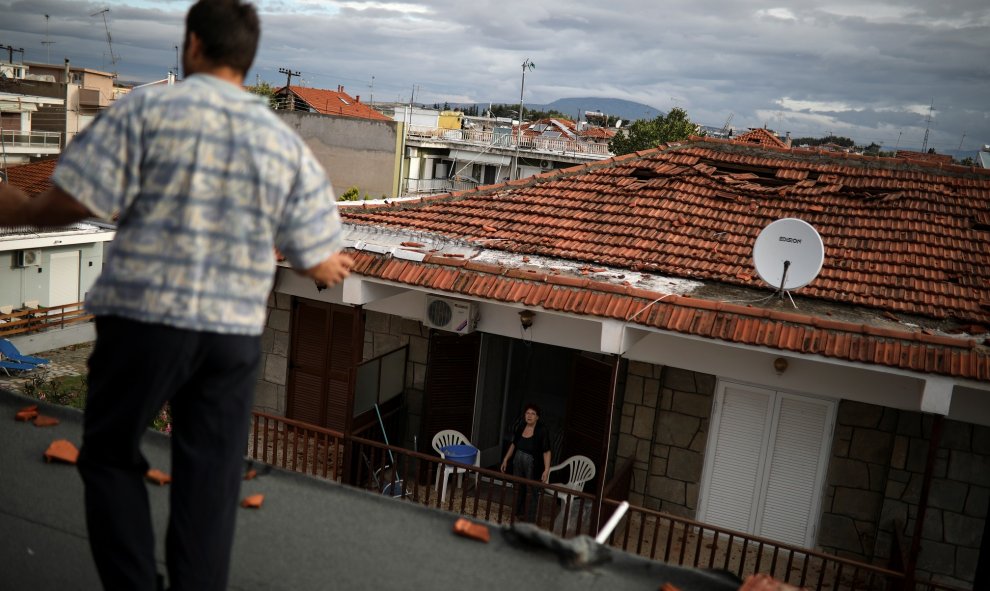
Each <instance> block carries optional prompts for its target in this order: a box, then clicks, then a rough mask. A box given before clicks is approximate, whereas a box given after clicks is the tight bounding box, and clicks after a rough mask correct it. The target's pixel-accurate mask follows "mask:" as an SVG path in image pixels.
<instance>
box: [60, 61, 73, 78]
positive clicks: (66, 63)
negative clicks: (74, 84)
mask: <svg viewBox="0 0 990 591" xmlns="http://www.w3.org/2000/svg"><path fill="white" fill-rule="evenodd" d="M71 80H72V78H71V77H70V76H69V58H65V78H64V79H63V80H62V82H64V83H65V84H68V83H69V82H70V81H71Z"/></svg>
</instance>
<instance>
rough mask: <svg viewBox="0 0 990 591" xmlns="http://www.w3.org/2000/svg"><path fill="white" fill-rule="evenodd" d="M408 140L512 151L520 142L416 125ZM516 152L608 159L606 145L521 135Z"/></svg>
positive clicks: (510, 137) (498, 135)
mask: <svg viewBox="0 0 990 591" xmlns="http://www.w3.org/2000/svg"><path fill="white" fill-rule="evenodd" d="M409 137H411V138H416V139H426V140H429V139H432V140H437V141H445V142H451V143H455V144H456V143H460V144H469V145H473V146H484V147H493V146H494V147H499V148H511V149H515V147H516V143H517V141H518V140H519V139H520V138H518V137H517V135H516V134H510V133H495V132H492V131H478V130H473V129H439V128H434V127H425V126H420V125H410V126H409ZM518 143H519V149H521V150H530V151H534V152H540V153H544V154H561V155H565V156H573V157H578V158H588V159H593V160H602V159H605V158H610V157H611V156H612V154H611V153H610V152H609V151H608V145H607V144H596V143H593V142H582V141H575V140H566V139H551V138H545V137H539V136H537V137H533V136H526V135H523V137H522V138H521V141H519V142H518Z"/></svg>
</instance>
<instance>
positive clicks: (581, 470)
mask: <svg viewBox="0 0 990 591" xmlns="http://www.w3.org/2000/svg"><path fill="white" fill-rule="evenodd" d="M566 468H570V473H569V476H568V478H567V482H565V483H562V484H559V485H557V486H562V487H564V488H569V489H571V490H573V491H577V492H581V491H583V490H584V483H586V482H588V481H589V480H591V479H592V478H594V477H595V473H596V470H595V463H594V462H592V461H591V458H589V457H588V456H580V455H578V456H571V457H569V458H567V459H566V460H564V461H563V462H561V463H559V464H557V465H556V466H551V467H550V472H549V474H553V473H554V472H556V471H558V470H564V469H566ZM560 498H561V500H562V501H563V503H564V505H563V507H568V506H570V507H571V513H572V515H571V517H572V518H574V515H573V514H574V513H575V512H576V511H575V507H574V501H575V500H576V499H577V498H578V497H577V495H568V494H562V495H561V497H560ZM563 516H564V511H563V508H562V509H561V511H560V512H559V513H558V514H557V519H556V520H555V523H554V529H555V530H556V529H557V528H558V527H559V526H560V520H561V519H562V518H563Z"/></svg>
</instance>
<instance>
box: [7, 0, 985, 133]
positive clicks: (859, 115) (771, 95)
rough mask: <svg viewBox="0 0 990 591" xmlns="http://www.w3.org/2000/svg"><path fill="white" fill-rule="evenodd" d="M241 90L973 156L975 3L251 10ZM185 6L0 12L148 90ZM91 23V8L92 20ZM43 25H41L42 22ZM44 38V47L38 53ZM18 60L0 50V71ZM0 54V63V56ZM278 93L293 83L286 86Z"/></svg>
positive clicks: (58, 54)
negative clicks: (664, 116) (253, 45)
mask: <svg viewBox="0 0 990 591" xmlns="http://www.w3.org/2000/svg"><path fill="white" fill-rule="evenodd" d="M256 4H257V5H258V6H259V8H260V11H261V13H262V27H263V33H262V44H261V48H260V51H259V55H258V58H257V60H256V62H255V68H254V69H253V70H252V71H251V73H250V75H249V80H248V81H249V82H253V81H254V80H256V79H260V80H263V81H267V82H270V83H273V84H284V82H285V76H284V75H282V74H279V68H289V69H292V70H295V71H300V72H301V73H302V80H303V83H304V84H305V85H307V86H315V87H321V88H336V86H337V85H338V84H340V85H343V86H344V87H345V89H346V91H347V92H348V93H350V94H353V95H361V97H362V100H365V101H370V100H372V99H373V100H374V101H375V102H379V101H396V100H401V101H407V100H409V96H410V93H411V92H413V91H414V89H415V98H416V100H417V102H425V103H434V102H440V103H443V102H444V101H448V102H452V103H453V102H496V103H514V102H518V100H519V91H520V83H521V77H522V63H523V62H524V60H526V59H527V58H528V59H530V60H532V62H533V63H535V64H536V68H535V69H534V70H533V71H531V72H528V73H527V74H526V84H525V100H526V103H533V104H538V103H548V102H551V101H553V100H555V99H558V98H567V97H589V96H591V97H611V98H622V99H628V100H633V101H637V102H641V103H645V104H648V105H650V106H653V107H655V108H657V109H660V110H662V111H667V110H668V109H670V108H671V107H673V106H679V107H682V108H684V109H685V110H687V112H688V114H689V116H690V117H691V119H692V120H694V121H695V122H697V123H702V124H706V125H715V126H719V127H720V126H721V125H722V124H723V123H724V122H725V121H726V119H727V118H728V117H729V116H730V115H731V116H732V117H733V119H732V125H733V126H734V127H736V128H737V129H744V128H746V127H756V126H759V127H762V126H767V127H770V128H771V129H775V130H777V131H779V132H784V131H790V132H791V133H792V135H794V136H796V137H800V136H815V137H820V136H823V135H826V134H828V133H830V132H831V133H834V134H836V135H844V136H848V137H852V138H854V139H855V140H857V141H858V142H862V143H869V142H876V143H878V144H881V145H884V146H888V147H893V146H895V145H899V146H900V147H902V148H904V147H907V148H914V149H918V148H920V147H921V145H922V143H923V141H924V136H925V129H926V126H928V125H927V124H926V119H927V118H928V115H929V107H930V105H931V104H932V103H933V102H934V106H935V110H934V111H933V113H932V120H931V124H930V126H928V127H930V135H929V139H928V147H934V148H935V149H936V150H938V151H940V152H952V151H954V150H956V149H958V148H959V147H960V145H961V147H962V149H963V150H970V151H972V150H976V149H978V148H979V147H980V146H982V145H984V144H990V2H987V0H814V1H810V0H777V1H769V2H764V1H760V0H665V1H663V2H659V1H656V0H610V1H601V0H597V1H594V2H592V1H589V0H525V1H522V0H499V1H497V2H494V1H489V0H474V1H464V0H430V1H427V0H405V1H400V2H388V1H362V0H346V1H338V0H258V1H257V2H256ZM189 5H190V2H189V1H187V0H108V1H104V2H102V3H99V2H96V3H94V2H86V1H75V0H0V45H12V46H14V47H15V48H24V58H25V60H27V61H41V62H45V61H49V60H50V61H52V62H57V63H61V62H62V61H63V59H64V58H65V57H68V58H69V59H70V60H71V61H72V63H73V64H76V65H80V66H86V67H92V68H101V69H108V70H110V69H112V67H111V59H110V52H109V50H108V45H107V32H106V29H105V27H104V21H103V15H102V14H99V11H101V10H103V9H105V8H109V9H110V11H109V12H107V13H105V15H106V16H107V17H108V19H107V24H108V25H109V29H110V35H111V40H112V45H113V53H114V54H115V55H116V56H118V61H117V64H116V69H117V71H118V72H119V74H120V77H121V78H122V79H125V80H135V81H150V80H155V79H160V78H163V77H164V76H165V74H166V73H167V71H168V69H169V68H171V67H174V66H175V62H176V52H175V49H174V47H175V45H180V46H181V44H182V26H183V17H184V14H185V11H186V9H187V8H188V6H189ZM94 13H97V14H96V15H95V16H93V15H94ZM46 14H47V15H48V16H49V18H48V19H47V21H46V19H45V15H46ZM46 40H48V41H49V42H51V43H49V44H45V43H44V42H45V41H46ZM19 55H20V54H15V58H16V57H19ZM4 59H6V56H4ZM293 83H298V82H297V81H295V80H294V82H293Z"/></svg>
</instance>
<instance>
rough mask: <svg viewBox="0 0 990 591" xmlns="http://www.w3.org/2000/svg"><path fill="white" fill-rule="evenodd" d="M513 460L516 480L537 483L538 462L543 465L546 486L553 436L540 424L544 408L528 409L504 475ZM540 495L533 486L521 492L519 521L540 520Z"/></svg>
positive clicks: (542, 478)
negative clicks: (541, 410)
mask: <svg viewBox="0 0 990 591" xmlns="http://www.w3.org/2000/svg"><path fill="white" fill-rule="evenodd" d="M541 456H542V457H541ZM538 458H540V459H539V460H538ZM510 459H512V474H514V475H516V476H521V477H523V478H528V479H529V480H536V474H537V472H536V467H537V461H541V462H542V470H541V472H540V474H541V476H540V481H541V482H546V481H547V479H548V478H549V476H550V436H549V434H548V433H547V430H546V428H545V427H544V426H543V425H541V424H540V407H538V406H536V405H535V404H533V403H529V404H527V405H526V411H525V413H524V414H523V421H522V422H521V423H520V424H519V426H518V427H517V428H516V430H515V432H514V433H513V434H512V443H510V444H509V449H508V451H506V452H505V458H503V459H502V467H501V469H502V472H505V471H506V468H507V466H508V464H509V460H510ZM538 492H539V491H538V490H536V488H535V487H532V486H523V487H521V488H520V490H519V494H518V495H516V519H519V520H524V521H534V520H535V519H536V503H537V499H538V498H539V495H538Z"/></svg>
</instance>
